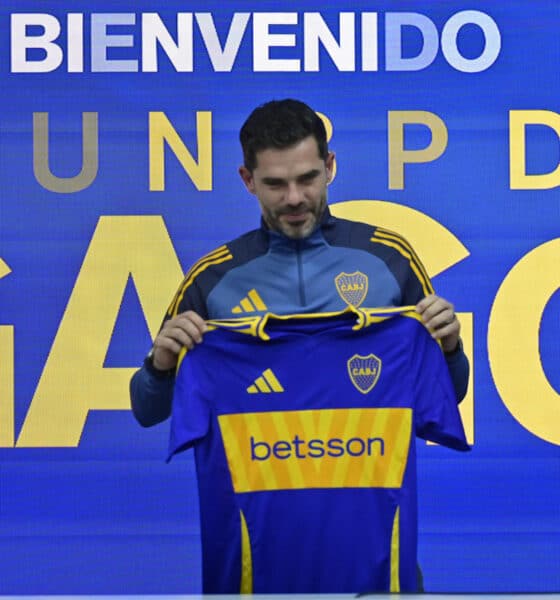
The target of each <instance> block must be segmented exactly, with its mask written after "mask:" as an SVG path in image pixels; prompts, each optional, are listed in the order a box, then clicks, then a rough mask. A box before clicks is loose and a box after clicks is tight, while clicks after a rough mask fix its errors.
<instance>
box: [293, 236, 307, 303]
mask: <svg viewBox="0 0 560 600" xmlns="http://www.w3.org/2000/svg"><path fill="white" fill-rule="evenodd" d="M301 244H302V240H296V260H297V271H298V289H299V301H300V304H301V306H305V305H306V304H307V302H306V299H305V285H304V281H303V256H302V254H303V253H302V250H301Z"/></svg>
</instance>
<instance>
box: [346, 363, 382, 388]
mask: <svg viewBox="0 0 560 600" xmlns="http://www.w3.org/2000/svg"><path fill="white" fill-rule="evenodd" d="M380 373H381V360H380V359H379V358H378V357H377V356H375V354H368V355H367V356H360V355H359V354H354V356H352V358H350V359H349V360H348V375H350V380H351V381H352V383H353V384H354V386H355V387H356V389H357V390H359V391H360V392H362V394H367V393H368V392H371V390H372V389H373V387H374V386H375V384H376V383H377V380H378V379H379V374H380Z"/></svg>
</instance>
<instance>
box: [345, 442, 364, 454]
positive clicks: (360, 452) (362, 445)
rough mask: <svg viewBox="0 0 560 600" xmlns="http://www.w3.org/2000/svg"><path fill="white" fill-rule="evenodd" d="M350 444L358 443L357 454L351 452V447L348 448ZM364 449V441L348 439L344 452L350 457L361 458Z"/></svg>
mask: <svg viewBox="0 0 560 600" xmlns="http://www.w3.org/2000/svg"><path fill="white" fill-rule="evenodd" d="M352 442H358V443H359V445H360V450H359V451H358V452H353V451H352V449H351V447H350V446H351V444H352ZM365 449H366V445H365V442H364V440H362V439H361V438H357V437H354V438H350V439H349V440H348V441H347V442H346V452H347V453H348V454H349V455H350V456H361V455H362V454H363V453H364V451H365Z"/></svg>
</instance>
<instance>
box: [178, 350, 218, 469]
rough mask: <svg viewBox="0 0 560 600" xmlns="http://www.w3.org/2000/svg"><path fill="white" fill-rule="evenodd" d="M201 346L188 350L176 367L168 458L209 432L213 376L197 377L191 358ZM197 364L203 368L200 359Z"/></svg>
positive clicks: (190, 445)
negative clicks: (209, 399)
mask: <svg viewBox="0 0 560 600" xmlns="http://www.w3.org/2000/svg"><path fill="white" fill-rule="evenodd" d="M201 349H202V347H200V348H198V347H197V348H195V349H193V350H191V351H190V352H189V353H187V355H186V356H185V358H184V359H183V361H182V362H181V364H180V365H179V368H178V370H177V375H176V377H175V389H174V392H173V405H172V410H171V427H170V434H169V451H168V457H167V460H168V461H169V460H171V458H172V457H173V456H174V455H175V454H178V453H179V452H182V451H184V450H187V449H188V448H191V447H192V446H193V444H194V443H195V442H196V441H197V440H199V439H201V438H203V437H204V436H205V435H206V434H207V432H208V429H209V427H210V417H211V409H210V404H209V402H208V401H207V399H208V398H210V397H211V395H212V393H213V392H212V390H211V389H210V387H211V381H212V379H211V378H210V379H209V378H208V377H200V376H196V374H195V372H194V371H195V369H193V368H192V366H191V360H190V356H191V354H192V355H194V353H195V352H197V351H200V350H201ZM193 362H194V361H193ZM203 362H204V361H202V363H203ZM197 364H198V368H200V366H201V362H198V361H197Z"/></svg>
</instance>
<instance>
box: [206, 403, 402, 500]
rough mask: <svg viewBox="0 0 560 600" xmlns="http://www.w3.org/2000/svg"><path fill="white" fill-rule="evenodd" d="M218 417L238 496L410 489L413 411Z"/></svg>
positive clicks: (325, 411) (329, 411) (358, 410)
mask: <svg viewBox="0 0 560 600" xmlns="http://www.w3.org/2000/svg"><path fill="white" fill-rule="evenodd" d="M218 419H219V423H220V430H221V432H222V438H223V440H224V447H225V449H226V456H227V461H228V466H229V469H230V473H231V476H232V481H233V485H234V489H235V491H236V492H238V493H242V492H251V491H263V490H275V489H307V488H345V487H360V488H367V487H381V488H388V487H392V488H399V487H400V486H401V484H402V479H403V475H404V470H405V467H406V463H407V459H408V452H409V447H410V440H411V432H412V411H411V409H408V408H348V409H322V410H302V411H270V412H259V413H238V414H230V415H221V416H220V417H218Z"/></svg>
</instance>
